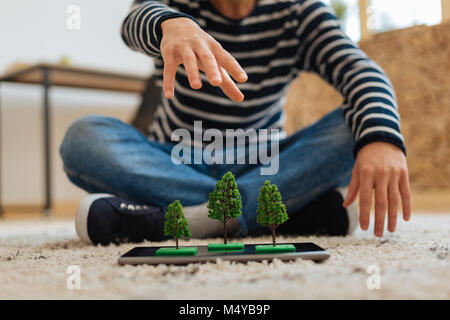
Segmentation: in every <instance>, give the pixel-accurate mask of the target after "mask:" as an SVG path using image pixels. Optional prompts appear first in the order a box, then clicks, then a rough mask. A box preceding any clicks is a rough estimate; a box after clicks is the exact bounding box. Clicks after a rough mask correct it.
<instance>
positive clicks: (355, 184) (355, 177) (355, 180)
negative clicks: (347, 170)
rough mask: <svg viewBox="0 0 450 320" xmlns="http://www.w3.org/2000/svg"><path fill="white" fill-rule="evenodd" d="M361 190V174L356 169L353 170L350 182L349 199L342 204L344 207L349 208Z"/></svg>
mask: <svg viewBox="0 0 450 320" xmlns="http://www.w3.org/2000/svg"><path fill="white" fill-rule="evenodd" d="M358 190H359V173H358V170H357V169H356V167H355V168H354V169H353V173H352V179H351V181H350V185H349V187H348V192H347V197H346V198H345V200H344V203H343V204H342V205H343V206H344V207H348V206H349V205H351V204H352V203H353V202H354V201H355V199H356V196H357V195H358Z"/></svg>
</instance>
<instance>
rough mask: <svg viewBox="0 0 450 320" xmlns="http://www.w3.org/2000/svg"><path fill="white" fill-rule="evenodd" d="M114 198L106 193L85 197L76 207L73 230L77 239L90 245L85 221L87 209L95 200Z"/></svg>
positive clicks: (87, 213) (90, 241)
mask: <svg viewBox="0 0 450 320" xmlns="http://www.w3.org/2000/svg"><path fill="white" fill-rule="evenodd" d="M111 197H114V196H113V195H112V194H108V193H96V194H91V195H89V196H86V197H84V198H83V200H81V202H80V205H79V206H78V209H77V213H76V216H75V230H76V232H77V234H78V237H79V238H80V239H81V240H82V241H83V242H86V243H89V244H91V243H92V240H91V239H90V238H89V234H88V230H87V220H88V215H89V209H90V208H91V205H92V203H93V202H94V201H95V200H98V199H100V198H111Z"/></svg>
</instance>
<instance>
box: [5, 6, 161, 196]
mask: <svg viewBox="0 0 450 320" xmlns="http://www.w3.org/2000/svg"><path fill="white" fill-rule="evenodd" d="M131 2H132V1H131V0H127V1H124V0H121V1H111V0H95V1H88V0H72V1H67V0H17V1H1V2H0V41H1V44H2V46H1V50H0V72H2V71H3V70H5V69H6V68H7V67H8V65H10V64H12V63H13V62H16V61H22V62H26V63H35V62H40V61H46V62H57V61H58V60H59V59H60V57H61V56H63V55H67V56H69V58H70V60H71V62H72V63H73V64H74V65H79V66H87V67H95V68H101V69H106V70H113V71H122V72H127V73H134V74H139V75H149V74H150V73H151V71H152V70H153V65H152V63H151V60H150V59H149V58H148V57H145V56H143V55H141V54H138V53H135V52H133V51H131V50H130V49H128V48H127V47H126V46H125V45H124V44H123V42H122V40H121V38H120V33H119V28H120V24H121V22H122V20H123V18H124V17H125V15H126V12H127V10H128V8H129V6H130V4H131ZM70 5H77V6H79V7H80V9H81V29H80V30H69V29H67V28H66V19H67V17H68V14H67V12H66V10H67V7H68V6H70ZM50 96H51V107H52V120H53V125H52V161H53V168H52V169H53V189H54V199H55V201H56V202H73V201H77V200H78V199H80V197H81V196H82V195H83V193H82V192H81V191H80V190H79V189H78V188H76V187H74V186H73V185H71V184H70V182H69V181H68V180H67V178H66V177H65V175H64V173H63V171H62V163H61V160H60V157H59V154H58V149H59V145H60V143H61V141H62V138H63V135H64V132H65V130H66V129H67V127H68V125H69V124H70V123H71V122H72V121H73V120H75V119H76V118H78V117H80V116H82V115H86V114H103V115H109V116H114V117H117V118H120V119H122V120H128V119H129V118H130V117H131V115H132V113H133V112H134V109H135V107H136V106H137V105H138V104H139V101H140V97H139V96H138V95H134V94H123V93H111V92H106V91H93V90H80V89H67V88H66V89H63V88H53V89H52V90H51V93H50ZM0 97H1V106H2V114H1V116H2V117H1V121H2V123H1V124H2V132H1V139H2V141H1V142H2V148H3V149H2V151H3V152H2V176H1V181H2V189H3V190H2V199H3V202H4V203H6V204H40V203H42V199H43V191H44V188H43V185H44V184H43V175H44V172H43V153H42V152H43V147H42V123H41V122H42V121H41V119H42V114H41V101H42V91H41V89H40V88H39V87H37V86H32V85H20V84H2V85H1V88H0Z"/></svg>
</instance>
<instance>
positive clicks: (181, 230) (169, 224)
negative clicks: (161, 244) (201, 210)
mask: <svg viewBox="0 0 450 320" xmlns="http://www.w3.org/2000/svg"><path fill="white" fill-rule="evenodd" d="M164 234H165V235H166V236H170V237H174V238H175V243H176V248H177V249H178V239H180V238H184V237H185V238H189V237H190V236H191V228H189V222H188V220H187V219H186V217H185V216H184V214H183V206H182V205H181V203H180V201H178V200H176V201H175V202H174V203H171V204H169V206H168V207H167V212H166V221H165V222H164Z"/></svg>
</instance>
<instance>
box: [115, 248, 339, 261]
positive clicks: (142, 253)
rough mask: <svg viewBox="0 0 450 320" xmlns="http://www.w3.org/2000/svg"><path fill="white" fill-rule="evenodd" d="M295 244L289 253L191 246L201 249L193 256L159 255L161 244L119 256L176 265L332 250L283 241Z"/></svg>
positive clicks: (324, 255)
mask: <svg viewBox="0 0 450 320" xmlns="http://www.w3.org/2000/svg"><path fill="white" fill-rule="evenodd" d="M284 244H292V245H294V246H295V251H294V252H286V253H257V252H256V250H255V246H258V245H261V244H246V245H244V248H243V249H242V250H237V251H226V252H220V251H208V246H189V247H197V248H198V251H197V254H196V255H192V256H160V255H156V251H157V250H158V249H160V248H169V246H166V247H156V246H155V247H135V248H133V249H131V250H130V251H128V252H127V253H125V254H124V255H123V256H121V257H120V258H119V260H118V262H119V264H132V265H137V264H150V265H156V264H174V265H186V264H189V263H206V262H216V261H217V259H221V260H224V261H236V262H247V261H264V260H268V261H271V260H273V259H278V260H281V261H289V260H296V259H309V260H314V261H321V260H324V259H328V258H329V257H330V254H329V252H328V251H327V250H325V249H323V248H321V247H319V246H318V245H316V244H314V243H281V244H280V245H284Z"/></svg>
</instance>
